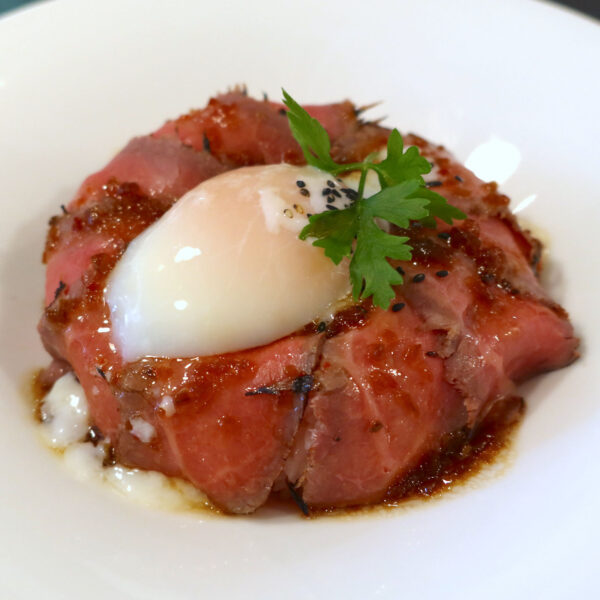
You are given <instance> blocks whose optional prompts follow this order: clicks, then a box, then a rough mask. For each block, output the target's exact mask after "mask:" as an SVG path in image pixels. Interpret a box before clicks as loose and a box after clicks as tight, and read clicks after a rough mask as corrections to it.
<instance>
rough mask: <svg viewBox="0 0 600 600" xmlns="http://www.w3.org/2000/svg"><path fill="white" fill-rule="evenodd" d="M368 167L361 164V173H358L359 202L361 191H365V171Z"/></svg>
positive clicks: (361, 195)
mask: <svg viewBox="0 0 600 600" xmlns="http://www.w3.org/2000/svg"><path fill="white" fill-rule="evenodd" d="M368 169H369V167H366V168H365V166H364V165H363V170H362V173H361V174H360V180H359V182H358V200H357V202H360V201H361V200H362V197H363V193H364V191H365V183H366V182H367V171H368Z"/></svg>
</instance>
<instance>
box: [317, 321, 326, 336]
mask: <svg viewBox="0 0 600 600" xmlns="http://www.w3.org/2000/svg"><path fill="white" fill-rule="evenodd" d="M326 329H327V323H325V321H321V322H320V323H319V324H318V325H317V331H318V332H319V333H323V332H324V331H325V330H326Z"/></svg>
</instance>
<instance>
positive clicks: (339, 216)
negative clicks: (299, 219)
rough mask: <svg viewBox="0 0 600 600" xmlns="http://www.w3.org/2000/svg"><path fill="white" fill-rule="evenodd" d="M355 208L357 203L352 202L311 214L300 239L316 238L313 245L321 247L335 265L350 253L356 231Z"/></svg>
mask: <svg viewBox="0 0 600 600" xmlns="http://www.w3.org/2000/svg"><path fill="white" fill-rule="evenodd" d="M356 210H357V205H356V204H353V205H352V206H349V207H348V208H346V209H344V210H327V211H325V212H322V213H319V214H316V215H312V216H311V217H310V218H309V220H308V225H307V226H306V227H304V229H303V230H302V231H301V232H300V239H302V240H305V239H306V238H307V237H311V238H317V239H316V241H314V242H313V246H318V247H320V248H323V249H324V250H325V256H327V257H329V258H330V259H331V260H332V261H333V262H334V263H335V264H336V265H338V264H340V262H341V260H342V259H343V258H344V256H350V254H351V253H352V244H353V243H354V238H355V237H356V235H357V232H358V219H357V218H356Z"/></svg>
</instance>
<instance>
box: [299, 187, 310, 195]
mask: <svg viewBox="0 0 600 600" xmlns="http://www.w3.org/2000/svg"><path fill="white" fill-rule="evenodd" d="M300 193H301V194H302V195H303V196H310V192H309V191H308V190H307V189H306V188H300Z"/></svg>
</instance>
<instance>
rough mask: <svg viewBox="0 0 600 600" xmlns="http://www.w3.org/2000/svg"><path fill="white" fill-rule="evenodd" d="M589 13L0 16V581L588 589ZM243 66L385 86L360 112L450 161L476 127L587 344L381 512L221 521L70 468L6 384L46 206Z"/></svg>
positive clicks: (377, 5)
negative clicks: (455, 475) (457, 472)
mask: <svg viewBox="0 0 600 600" xmlns="http://www.w3.org/2000/svg"><path fill="white" fill-rule="evenodd" d="M599 34H600V28H599V27H598V25H597V24H596V23H594V22H592V21H589V20H585V19H583V18H580V17H578V16H576V15H574V14H572V13H569V12H566V11H562V10H559V9H556V8H553V7H551V6H548V5H544V4H539V3H536V2H530V1H523V0H501V1H493V2H492V1H488V2H480V1H478V0H473V1H465V0H456V1H454V2H444V1H443V0H440V1H437V2H436V1H431V2H426V1H423V0H418V1H417V0H414V1H413V2H411V3H408V2H398V1H392V0H390V2H367V3H365V2H361V3H356V4H354V3H352V2H350V1H342V0H340V1H335V2H320V1H317V0H311V1H309V2H295V3H289V4H288V3H285V2H281V1H279V2H278V1H275V0H273V1H271V0H254V1H251V2H248V1H243V0H234V1H223V0H221V1H218V2H211V3H204V2H191V1H190V2H183V1H170V2H166V1H165V2H150V1H149V0H146V1H145V2H142V1H141V0H140V1H139V2H135V1H132V0H127V1H125V0H103V1H102V2H93V3H92V2H81V1H64V2H60V1H59V2H56V3H48V4H42V5H38V6H35V7H33V8H31V9H27V10H24V11H22V12H19V13H16V14H13V15H9V16H8V17H6V18H5V19H3V20H2V21H0V128H1V130H0V140H1V142H0V186H1V188H0V189H1V190H2V196H3V199H2V219H1V220H0V327H1V332H2V333H1V340H2V347H1V348H0V392H1V393H0V404H1V407H2V415H3V418H2V421H1V422H0V455H1V456H2V472H3V476H2V480H1V483H0V497H1V505H0V539H1V543H0V556H1V561H0V563H1V564H0V596H1V597H2V598H7V599H15V598H16V599H20V598H24V599H28V600H31V599H33V598H35V599H41V598H43V599H45V600H54V599H59V598H69V599H70V598H86V599H88V600H92V599H96V598H98V599H99V598H102V599H104V598H119V599H136V600H137V599H140V600H142V599H143V600H155V599H156V600H158V599H160V600H164V599H174V600H183V599H186V600H187V599H197V598H260V599H270V598H276V599H281V598H286V599H288V598H289V599H300V598H302V599H309V598H318V599H322V598H360V599H366V598H409V597H415V595H418V596H419V597H421V598H440V597H445V598H454V597H457V598H509V597H511V598H514V597H523V598H528V597H543V598H565V597H577V596H580V597H591V596H593V595H594V593H596V592H597V588H596V587H595V582H594V580H595V579H597V559H598V552H597V548H598V537H599V536H600V517H599V516H598V512H597V508H598V496H599V494H598V492H599V491H600V483H599V481H600V480H599V478H598V467H597V465H598V458H599V452H598V447H599V446H598V436H599V435H600V407H599V404H598V397H599V395H600V394H599V391H600V388H599V385H598V383H597V380H596V375H597V373H598V370H599V369H600V355H599V351H598V348H599V347H600V339H599V337H600V319H599V317H598V314H599V313H598V300H599V298H598V282H597V279H596V277H597V276H598V271H599V268H600V264H599V244H598V235H597V228H598V226H599V224H600V209H599V207H600V197H599V193H598V183H597V177H598V157H599V153H598V146H597V143H598V140H599V139H600V120H599V118H598V107H599V106H600V89H599V83H598V82H599V79H598V76H597V68H598V62H599V59H600V35H599ZM238 82H245V83H247V84H248V86H249V89H250V91H251V92H252V93H254V94H260V93H261V92H263V91H265V92H268V93H269V95H270V96H272V97H277V96H278V93H279V88H280V86H282V85H283V86H285V87H286V88H287V89H288V90H289V91H290V92H291V93H292V94H294V95H295V96H296V97H297V98H298V99H300V100H302V101H313V102H317V101H333V100H336V99H340V98H344V97H349V98H352V99H354V100H355V101H356V102H357V103H366V102H371V101H373V100H384V104H383V105H382V106H381V108H378V109H376V111H375V112H376V114H374V115H373V116H382V115H384V114H386V115H388V117H389V118H388V121H387V122H388V123H390V124H394V125H397V126H399V127H400V128H401V129H402V130H413V131H416V132H419V133H421V134H422V135H424V136H426V137H428V138H430V139H432V140H436V141H439V142H441V143H444V144H445V145H447V146H448V147H449V148H451V149H453V150H454V152H455V153H456V154H457V155H458V157H459V158H461V159H463V160H465V159H467V158H468V157H469V156H470V155H471V153H472V152H473V151H474V150H475V149H476V148H480V149H479V155H476V156H479V159H481V153H482V152H483V168H487V169H488V172H489V168H490V165H491V169H492V170H491V172H489V173H490V176H492V177H498V178H500V179H506V181H505V182H504V183H503V185H502V187H503V189H504V190H505V191H506V192H507V193H509V194H510V195H512V197H513V201H514V204H515V205H518V204H519V203H521V202H522V201H524V200H526V202H525V203H523V204H521V208H522V211H521V215H523V216H524V217H525V218H526V219H527V220H528V221H530V222H534V223H535V224H536V227H537V228H538V230H539V231H541V232H542V234H543V235H544V236H546V237H547V238H549V240H550V244H549V246H550V253H551V254H550V256H551V261H550V268H549V272H548V276H547V279H548V283H549V285H550V286H551V287H552V289H553V292H554V294H555V296H556V298H557V299H558V300H559V301H560V302H562V303H564V305H565V306H566V307H567V308H568V309H569V310H570V312H571V314H572V317H573V321H574V323H575V325H576V327H577V329H578V332H579V333H580V334H581V335H582V336H583V346H582V353H583V356H582V358H581V359H580V360H579V361H578V362H577V363H576V364H575V365H573V366H572V367H570V368H569V369H566V370H564V371H561V372H557V373H552V374H550V375H547V376H545V377H543V378H540V379H538V380H536V381H535V382H533V383H531V384H529V385H528V386H527V389H526V390H525V393H526V395H527V397H528V400H529V413H528V415H527V418H526V420H525V423H524V425H523V427H522V429H521V431H520V433H519V435H518V438H517V440H516V445H515V451H514V457H513V460H512V464H511V465H510V466H509V468H508V469H505V472H504V473H503V474H502V475H501V476H496V477H493V478H491V479H490V480H489V481H487V482H485V483H480V484H477V485H471V486H468V487H467V489H463V490H461V491H460V492H458V493H456V494H453V495H449V496H446V497H444V498H442V499H441V500H438V501H433V502H426V503H421V504H420V505H418V506H413V507H409V508H405V509H401V510H397V511H395V512H392V513H387V515H385V516H381V515H380V516H368V517H354V518H336V519H317V520H314V521H305V520H302V519H300V518H297V517H295V516H294V515H289V514H269V515H263V516H262V517H248V518H219V519H215V518H207V517H206V516H202V515H198V514H170V513H164V512H160V511H158V510H153V509H146V508H143V507H141V506H139V505H135V504H132V503H129V502H127V501H124V500H122V499H121V498H119V497H118V496H116V495H115V494H111V493H108V492H105V491H103V490H100V489H97V488H96V487H94V486H92V485H89V484H83V483H79V482H77V481H76V480H74V479H73V478H72V477H71V476H70V475H69V474H68V473H67V472H66V471H65V470H64V469H63V467H62V466H61V463H60V462H59V461H58V460H57V459H56V458H55V457H54V456H53V455H51V454H50V453H49V452H48V451H47V450H46V449H45V448H44V447H43V446H42V445H41V444H40V442H39V440H38V438H37V435H36V433H35V431H34V427H33V425H32V423H31V419H30V415H29V409H28V407H27V405H26V403H25V402H24V401H23V397H22V394H21V388H22V383H23V380H24V378H25V376H26V374H27V373H28V372H29V371H30V370H31V369H32V368H34V367H36V366H41V365H43V364H44V363H45V362H46V358H45V355H44V352H43V351H42V349H41V345H40V342H39V341H38V338H37V335H36V333H35V324H36V321H37V319H38V315H39V312H40V308H41V299H42V285H43V284H42V281H43V270H42V267H41V265H40V264H39V258H40V255H41V250H42V245H43V238H44V235H45V222H46V220H47V219H48V217H49V216H50V215H52V214H53V213H56V212H57V211H58V207H59V205H60V203H62V202H64V201H65V200H68V199H69V197H70V196H71V194H72V193H73V192H74V190H75V189H76V187H77V186H78V184H79V182H80V181H81V180H82V179H83V177H84V176H85V175H86V174H88V173H90V172H92V171H93V170H96V169H97V168H99V167H100V166H101V165H103V164H104V163H105V162H106V161H107V160H108V159H109V158H110V157H111V155H112V154H113V153H114V152H116V151H117V150H118V149H119V148H120V147H121V146H122V145H124V143H125V142H126V141H127V140H128V139H129V138H130V137H131V136H133V135H134V134H137V133H144V132H147V131H150V130H152V129H153V128H155V127H156V126H157V125H159V124H161V123H162V122H163V121H164V120H165V119H166V118H167V117H169V116H175V115H177V114H179V113H182V112H184V111H186V110H187V109H189V108H191V107H194V106H202V105H204V103H205V102H206V100H207V99H208V97H209V95H210V94H211V93H214V92H216V91H218V90H224V89H225V88H226V87H227V86H229V85H231V84H234V83H238ZM490 140H495V142H494V143H492V144H487V145H486V143H488V142H490ZM482 145H483V149H481V146H482ZM494 149H495V151H496V155H497V156H496V159H497V160H494V161H492V162H490V151H491V150H494ZM492 154H493V152H492ZM471 160H475V159H474V158H473V157H472V158H471ZM480 164H481V163H480ZM494 165H495V166H494ZM534 195H535V200H534V201H533V202H531V199H532V198H533V196H534ZM527 203H529V204H528V205H527V206H526V207H525V204H527Z"/></svg>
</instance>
